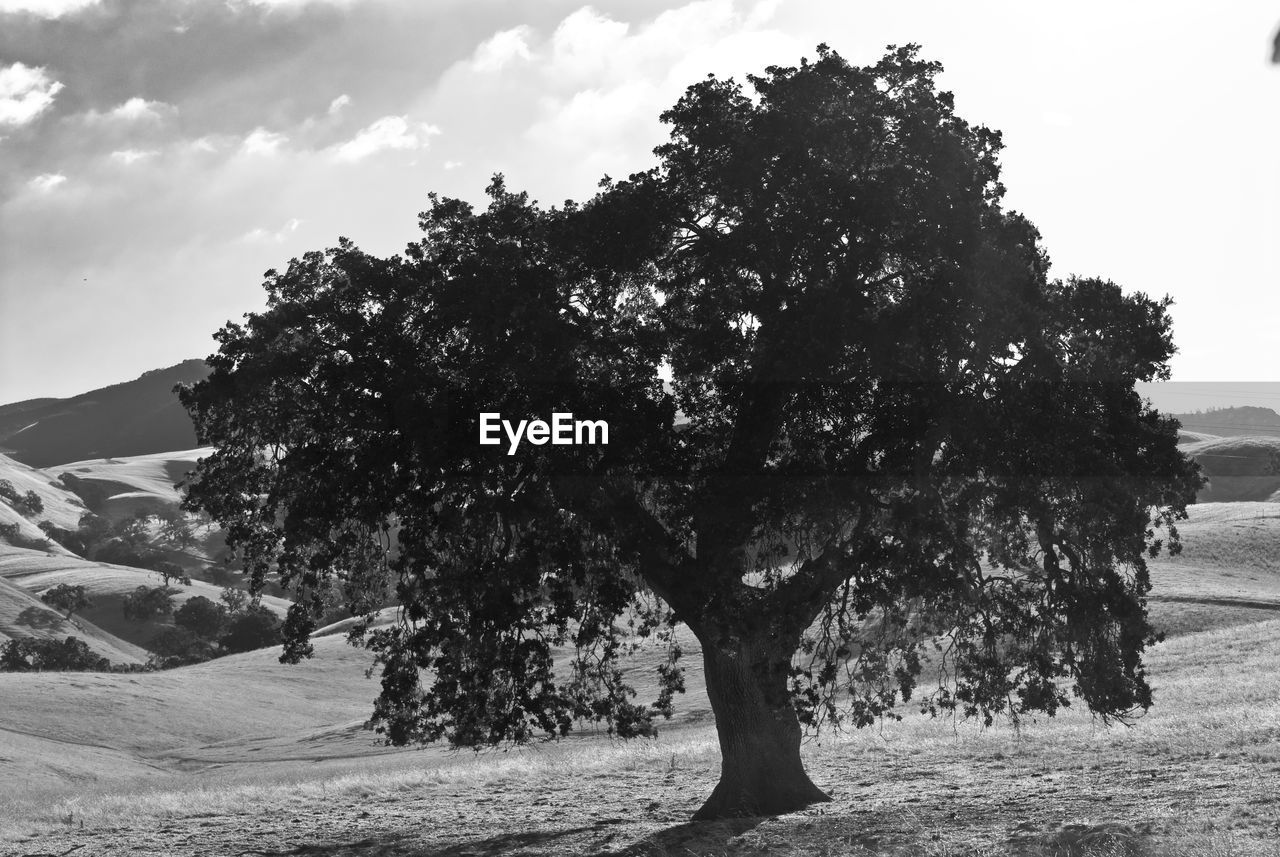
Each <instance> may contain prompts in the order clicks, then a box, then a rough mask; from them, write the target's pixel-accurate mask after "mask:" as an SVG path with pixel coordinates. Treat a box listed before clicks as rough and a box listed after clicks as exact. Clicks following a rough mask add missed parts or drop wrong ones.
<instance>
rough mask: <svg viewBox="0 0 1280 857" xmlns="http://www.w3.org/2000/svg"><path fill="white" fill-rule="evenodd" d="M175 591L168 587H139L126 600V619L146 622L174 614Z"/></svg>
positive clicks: (124, 606) (124, 605)
mask: <svg viewBox="0 0 1280 857" xmlns="http://www.w3.org/2000/svg"><path fill="white" fill-rule="evenodd" d="M174 593H175V590H173V589H170V588H169V587H167V586H139V587H138V588H137V589H135V590H133V592H131V593H129V594H128V595H126V596H125V598H124V604H123V605H122V606H123V608H124V618H126V619H128V620H129V621H131V622H146V621H147V620H149V619H154V618H157V617H159V616H168V615H169V614H171V613H172V612H173V596H174Z"/></svg>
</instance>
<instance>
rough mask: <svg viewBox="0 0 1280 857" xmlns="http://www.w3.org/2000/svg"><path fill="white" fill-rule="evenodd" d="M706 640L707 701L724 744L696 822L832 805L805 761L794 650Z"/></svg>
mask: <svg viewBox="0 0 1280 857" xmlns="http://www.w3.org/2000/svg"><path fill="white" fill-rule="evenodd" d="M716 642H717V641H712V640H705V641H703V646H702V659H703V664H704V665H705V669H706V679H707V696H708V697H710V699H711V710H712V711H713V712H714V713H715V716H716V732H717V733H718V734H719V738H720V758H721V761H720V782H719V784H717V785H716V788H715V791H713V792H712V793H711V797H709V798H708V799H707V802H706V803H705V804H703V805H702V808H701V809H699V810H698V811H697V813H695V814H694V816H693V818H694V820H695V821H702V820H706V819H712V818H742V817H746V816H757V815H780V814H782V813H785V812H794V811H796V810H798V809H803V808H804V807H806V806H809V805H810V804H813V803H819V802H822V801H829V800H831V798H830V797H828V796H827V795H826V793H824V792H823V791H822V790H821V789H819V788H818V787H817V786H815V785H814V784H813V782H812V781H810V779H809V775H808V774H806V773H805V771H804V764H803V763H802V762H801V761H800V739H801V730H800V722H799V721H798V720H797V719H796V711H795V708H794V707H792V705H791V698H790V695H789V693H788V691H787V674H788V672H789V669H790V665H791V654H792V652H793V651H794V647H792V648H791V649H786V650H785V651H784V649H785V645H783V644H781V643H779V642H777V641H776V640H775V641H761V640H752V641H749V642H747V643H745V644H744V643H739V644H738V645H734V644H732V643H729V644H723V645H717V644H716Z"/></svg>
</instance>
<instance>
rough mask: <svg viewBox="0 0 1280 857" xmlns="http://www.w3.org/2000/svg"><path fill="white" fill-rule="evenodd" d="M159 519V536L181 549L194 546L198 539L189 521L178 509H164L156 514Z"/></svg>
mask: <svg viewBox="0 0 1280 857" xmlns="http://www.w3.org/2000/svg"><path fill="white" fill-rule="evenodd" d="M156 517H157V518H158V520H159V521H160V536H161V538H163V539H165V540H166V541H168V542H169V543H170V544H172V545H174V546H176V547H178V548H179V549H181V550H187V549H188V548H191V547H194V546H195V545H196V543H197V542H198V541H199V540H198V539H197V538H196V533H195V530H194V529H193V528H192V526H191V521H190V520H189V519H188V517H187V515H186V514H184V513H183V512H182V510H180V509H165V510H164V511H163V512H161V513H160V514H159V515H157V516H156Z"/></svg>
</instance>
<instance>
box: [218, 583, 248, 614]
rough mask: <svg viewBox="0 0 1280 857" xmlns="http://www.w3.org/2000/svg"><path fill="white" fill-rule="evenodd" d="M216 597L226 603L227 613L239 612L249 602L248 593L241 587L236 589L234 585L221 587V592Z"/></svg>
mask: <svg viewBox="0 0 1280 857" xmlns="http://www.w3.org/2000/svg"><path fill="white" fill-rule="evenodd" d="M218 597H219V598H220V599H221V600H222V603H223V604H225V605H226V607H227V612H228V613H239V612H241V611H242V610H244V608H245V607H246V606H247V605H248V603H249V593H247V592H245V591H244V590H243V589H236V588H235V587H234V586H225V587H223V589H222V594H221V595H219V596H218Z"/></svg>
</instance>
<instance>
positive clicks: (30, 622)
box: [15, 604, 63, 631]
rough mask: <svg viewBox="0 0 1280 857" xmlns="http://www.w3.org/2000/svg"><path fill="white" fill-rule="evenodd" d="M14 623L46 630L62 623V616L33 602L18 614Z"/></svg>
mask: <svg viewBox="0 0 1280 857" xmlns="http://www.w3.org/2000/svg"><path fill="white" fill-rule="evenodd" d="M15 621H16V623H17V624H19V625H23V626H25V627H27V628H33V629H35V630H38V631H48V630H52V629H54V628H57V627H58V626H59V625H61V624H62V621H63V620H62V616H61V615H60V614H58V613H55V612H54V611H53V610H49V609H48V608H45V607H37V606H35V605H34V604H33V605H31V606H30V607H28V608H26V609H25V610H23V611H22V612H21V613H19V614H18V616H17V618H16V620H15Z"/></svg>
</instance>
